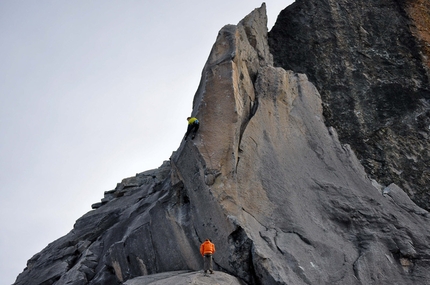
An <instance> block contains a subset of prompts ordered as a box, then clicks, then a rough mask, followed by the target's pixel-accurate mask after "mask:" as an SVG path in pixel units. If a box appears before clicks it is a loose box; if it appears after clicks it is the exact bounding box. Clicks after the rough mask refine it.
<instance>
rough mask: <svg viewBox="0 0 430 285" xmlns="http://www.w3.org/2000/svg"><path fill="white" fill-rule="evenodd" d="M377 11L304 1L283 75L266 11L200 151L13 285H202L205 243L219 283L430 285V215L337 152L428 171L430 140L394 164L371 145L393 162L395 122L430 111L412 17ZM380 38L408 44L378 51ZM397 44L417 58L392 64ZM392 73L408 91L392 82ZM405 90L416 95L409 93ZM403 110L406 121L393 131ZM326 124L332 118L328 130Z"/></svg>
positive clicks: (187, 146)
mask: <svg viewBox="0 0 430 285" xmlns="http://www.w3.org/2000/svg"><path fill="white" fill-rule="evenodd" d="M375 1H376V2H375ZM375 1H373V2H371V3H370V2H369V1H367V2H365V1H362V0H359V1H349V0H341V1H337V2H336V1H329V0H321V1H315V0H297V1H296V2H295V3H294V4H293V5H292V6H291V7H290V8H289V9H288V10H287V11H284V12H282V13H281V15H280V17H279V19H278V22H277V24H276V25H275V27H274V29H273V30H272V32H271V36H270V40H271V43H272V44H271V48H272V51H274V52H275V53H276V54H275V60H276V62H277V64H278V65H281V63H283V64H285V65H287V64H288V65H289V66H291V67H294V71H291V70H285V69H283V68H282V67H274V65H273V59H272V55H271V53H270V49H269V45H268V31H267V18H266V15H265V13H266V10H265V5H264V4H263V5H262V6H261V7H260V8H258V9H256V10H254V11H253V12H252V13H250V14H249V15H248V16H246V17H245V18H244V19H243V20H242V21H241V22H239V24H238V25H227V26H225V27H224V28H223V29H222V30H221V31H220V33H219V35H218V37H217V40H216V42H215V44H214V46H213V48H212V50H211V53H210V55H209V58H208V61H207V63H206V65H205V67H204V68H203V71H202V78H201V82H200V84H199V87H198V89H197V92H196V94H195V97H194V101H193V111H192V115H193V116H196V117H198V118H199V120H200V121H201V126H200V129H199V132H198V134H197V136H196V138H195V139H194V140H189V141H182V142H181V145H180V146H179V148H178V150H177V151H175V152H174V153H173V154H172V156H171V157H170V161H167V162H164V163H163V165H162V166H160V167H159V168H157V169H153V170H149V171H145V172H143V173H139V174H137V175H136V176H135V177H130V178H126V179H124V180H123V181H122V182H121V183H119V184H118V185H117V187H116V188H115V190H114V191H108V192H107V193H105V197H104V198H103V200H102V202H101V203H100V204H97V205H96V206H95V207H93V208H94V210H93V211H91V212H89V213H87V214H86V215H84V216H83V217H82V218H80V219H79V220H78V221H77V222H76V224H75V227H74V229H73V230H72V231H71V232H70V233H69V234H67V235H66V236H64V237H62V238H60V239H59V240H57V241H54V242H53V243H51V244H50V245H48V246H47V247H46V248H45V249H44V250H43V251H42V252H41V253H39V254H37V255H35V256H34V257H33V258H32V259H30V260H29V262H28V266H27V268H26V269H25V270H24V271H23V272H22V273H21V274H20V275H19V276H18V278H17V281H16V282H15V284H16V285H24V284H48V283H52V282H57V283H58V284H60V281H59V280H61V282H62V283H61V284H70V285H83V284H90V285H96V284H118V283H119V282H123V283H124V284H127V285H139V284H148V283H151V282H153V283H154V282H157V284H172V282H173V283H174V284H178V285H182V284H189V283H190V282H194V281H195V280H199V279H198V278H199V276H200V277H201V269H202V257H201V254H200V252H199V246H200V244H201V242H202V241H203V240H205V239H206V238H210V239H211V240H212V241H213V242H214V243H215V245H216V249H217V250H216V253H215V254H214V256H213V258H214V264H215V270H222V271H224V272H227V273H229V274H231V275H234V276H236V277H238V278H239V279H240V280H241V281H239V280H238V279H236V278H230V279H228V280H234V281H232V282H234V283H232V284H240V282H242V283H243V282H246V283H247V284H249V285H257V284H265V285H275V284H295V285H302V284H351V285H363V284H366V285H371V284H408V285H409V284H420V285H421V284H427V283H428V280H429V279H430V261H429V260H430V258H429V257H430V248H429V241H430V230H429V228H430V227H429V224H430V216H429V214H428V212H427V211H426V210H424V209H421V208H420V207H418V206H417V205H415V204H414V202H412V200H410V199H405V196H404V195H406V194H405V193H404V191H403V189H402V188H401V187H399V186H397V185H399V184H390V186H389V187H384V186H382V185H380V184H379V183H378V182H379V181H378V177H382V176H376V178H375V180H371V179H369V177H368V175H367V174H366V172H365V168H364V167H363V166H362V165H361V163H360V161H359V160H358V158H357V157H356V156H355V154H354V151H357V148H356V147H354V144H352V143H351V147H349V146H348V145H345V144H343V143H341V142H340V141H339V138H341V139H343V138H345V137H348V136H350V137H351V138H357V144H356V145H355V146H357V145H359V146H363V147H364V148H363V149H364V151H365V152H366V151H369V147H370V146H371V144H374V145H376V146H378V147H379V146H380V147H381V149H382V150H383V151H382V152H378V151H376V150H375V153H373V152H372V155H375V154H378V155H379V154H381V157H379V156H378V157H376V155H375V156H374V157H371V158H369V159H371V160H372V163H379V161H381V163H382V162H384V161H385V163H386V164H387V165H388V166H389V168H390V167H391V168H392V167H394V166H396V167H397V168H398V170H399V173H400V172H401V171H403V170H404V169H403V168H401V167H398V166H399V165H402V164H401V163H400V162H402V161H403V160H402V159H400V160H399V157H400V156H402V157H403V159H404V158H406V160H405V161H410V163H411V164H413V165H415V161H423V163H424V162H425V161H426V160H425V159H426V158H425V155H424V154H423V153H425V151H426V150H427V149H428V148H426V142H419V143H418V144H417V145H418V146H419V147H422V149H420V150H413V149H411V148H408V147H405V148H404V150H405V152H403V153H400V152H397V153H396V152H394V153H391V154H389V152H388V151H387V150H386V147H387V146H388V144H382V145H380V143H381V141H377V140H376V139H374V137H372V135H374V133H372V132H374V131H375V130H377V132H379V131H381V133H379V136H381V137H385V138H389V140H387V141H386V142H391V143H392V145H393V147H394V148H399V147H400V146H404V145H405V144H407V140H403V138H405V137H407V136H408V135H405V136H403V134H404V133H401V132H400V133H399V132H398V131H399V129H396V124H397V125H402V124H403V125H404V124H406V125H408V124H409V123H410V122H412V121H411V120H409V119H411V118H412V117H411V118H409V117H408V116H406V117H405V116H403V115H404V114H400V113H401V112H404V111H408V110H410V109H411V108H412V109H413V108H416V106H417V105H415V103H414V102H416V100H418V101H419V102H421V103H420V104H423V103H422V102H423V101H426V100H427V99H428V98H427V97H426V96H427V95H426V93H425V92H427V91H426V90H427V89H425V88H427V87H425V86H427V85H425V83H426V82H427V81H425V80H424V78H423V74H421V73H420V71H419V70H418V68H417V69H414V68H413V66H414V64H417V62H416V59H417V57H416V54H414V53H409V52H408V50H407V48H408V47H409V46H410V45H413V42H409V41H413V38H411V37H410V36H408V37H406V38H402V37H400V35H403V34H404V33H406V35H407V31H406V28H405V27H406V22H405V21H404V20H405V19H404V18H402V17H398V15H397V12H396V11H397V10H396V9H397V8H393V7H398V5H397V4H399V5H400V4H401V3H400V2H396V3H394V2H393V1H394V0H375ZM413 1H418V0H413ZM369 3H370V4H369ZM392 4H396V5H392ZM402 5H403V4H402ZM393 9H394V10H393ZM393 11H394V12H395V13H394V12H393ZM355 12H356V13H355ZM285 15H288V19H285ZM381 15H383V17H382V16H381ZM364 16H366V17H364ZM355 18H357V19H355ZM380 18H381V19H382V20H380ZM285 21H286V22H285ZM356 21H358V22H356ZM380 21H382V22H380ZM391 21H394V22H395V25H393V26H390V25H389V24H391ZM373 22H374V23H381V24H383V25H381V26H378V25H377V24H372V23H373ZM281 23H286V24H285V26H284V25H283V24H281ZM351 23H353V25H351ZM381 31H384V32H386V33H387V34H388V35H395V37H394V38H387V37H379V38H375V37H374V34H376V35H380V32H381ZM285 33H286V35H285ZM348 34H351V37H353V38H352V39H351V38H350V37H347V35H348ZM275 35H277V36H276V37H275ZM285 37H286V38H287V39H288V41H285V40H284V39H285ZM298 43H299V44H298ZM397 43H400V46H401V47H402V48H404V49H405V51H404V53H403V54H404V55H406V56H405V57H404V58H403V57H402V56H396V54H395V53H393V51H392V50H391V47H395V46H396V44H397ZM351 44H354V45H353V46H354V49H352V51H351V50H348V47H350V46H351ZM275 45H276V46H275ZM387 47H388V50H387ZM286 54H292V58H291V61H284V59H285V58H283V56H285V55H286ZM317 59H318V60H319V61H317ZM410 60H411V61H412V63H411V61H410ZM373 61H374V62H373ZM315 62H317V63H318V64H315ZM371 66H373V68H370V69H369V67H371ZM400 67H401V68H400ZM403 68H404V70H403V71H401V69H403ZM300 69H301V70H300ZM385 69H388V70H390V71H392V72H400V71H401V73H399V74H403V75H405V76H406V75H407V76H409V77H405V78H400V77H396V78H397V79H399V80H397V81H398V82H397V81H396V80H393V79H394V77H390V76H385V75H384V76H380V77H379V73H380V72H383V71H384V70H385ZM360 70H363V72H361V71H360ZM298 71H305V72H307V73H308V72H309V74H308V75H309V78H311V80H312V81H313V82H315V84H316V86H317V87H315V85H314V84H312V83H311V82H310V81H309V80H308V76H307V75H305V74H301V73H297V72H298ZM409 72H411V74H412V75H411V74H409ZM340 75H345V76H347V77H342V76H340ZM376 76H378V77H379V81H378V82H376V83H375V82H373V81H372V80H371V79H372V78H376ZM372 82H373V83H372ZM394 83H395V84H394ZM396 84H397V85H396ZM385 87H386V88H387V90H384V88H385ZM400 87H402V88H400ZM415 87H416V88H415ZM317 88H318V90H320V92H321V95H320V93H319V92H318V90H317ZM414 88H415V89H414ZM424 89H425V90H424ZM407 90H415V91H414V92H415V93H411V94H412V95H411V94H409V95H410V96H409V95H408V96H402V95H401V94H400V93H401V92H406V91H407ZM350 91H351V92H352V91H356V92H357V94H355V95H354V94H352V93H351V94H350ZM369 92H371V93H369ZM396 92H397V93H396ZM333 94H334V95H333ZM369 94H371V95H372V96H373V95H375V96H374V97H372V98H370V97H369ZM390 94H391V95H393V94H394V95H393V96H391V95H390ZM350 95H351V96H350ZM414 96H418V97H419V98H418V97H417V98H414ZM420 96H421V97H420ZM337 97H339V98H338V99H339V101H337V100H335V99H336V98H337ZM363 98H367V99H365V100H362V99H363ZM369 98H370V99H369ZM399 98H401V100H402V102H400V103H399V104H397V103H396V105H395V106H394V107H393V109H389V108H391V107H390V104H392V101H391V100H390V99H396V100H397V99H399ZM332 99H333V100H332ZM346 107H348V108H352V109H348V108H346ZM376 107H377V108H378V111H377V112H376V111H375V108H376ZM384 108H386V109H387V108H388V109H387V110H385V111H382V114H380V113H378V112H379V111H381V110H379V109H384ZM338 111H339V112H340V113H337V112H338ZM391 111H392V112H394V113H395V118H397V119H399V120H402V119H405V120H406V121H405V122H403V121H402V122H399V123H397V122H396V121H395V120H392V119H390V118H391V117H390V114H389V113H390V112H391ZM415 111H416V114H415V115H414V116H415V117H414V119H413V120H415V118H417V122H419V124H422V125H423V126H425V125H426V124H427V121H426V118H425V116H426V115H425V114H427V111H426V110H425V108H423V109H422V110H415ZM418 111H420V112H418ZM323 112H326V113H329V114H331V116H332V117H325V120H324V117H323ZM342 112H343V113H342ZM357 112H360V113H357ZM384 112H386V113H384ZM419 114H420V115H419ZM333 118H337V119H339V118H342V119H341V120H340V121H335V120H334V119H333ZM379 119H381V120H379ZM372 120H375V124H373V123H372ZM408 120H409V121H408ZM325 122H328V124H329V125H330V127H329V128H328V127H327V126H326V125H325ZM336 122H337V123H336ZM335 123H336V124H335ZM355 124H357V125H360V126H361V127H362V129H360V131H361V132H360V133H359V134H358V135H354V134H353V131H356V130H355V129H354V127H353V126H355ZM410 125H411V126H414V125H413V124H410ZM333 126H334V127H336V128H337V127H339V129H335V128H334V127H333ZM383 129H384V130H386V132H385V131H384V133H382V130H383ZM420 131H421V132H422V135H423V136H425V135H426V134H427V131H425V130H421V129H420ZM338 132H339V138H338V135H337V133H338ZM369 134H370V135H369ZM367 135H369V136H367ZM398 138H401V140H399V141H396V139H398ZM365 139H369V141H370V140H371V139H373V141H372V142H370V143H369V142H366V141H365ZM353 143H355V141H354V142H353ZM394 154H395V155H394ZM384 155H385V158H384ZM358 157H359V158H360V159H361V161H365V160H366V159H367V158H365V159H364V160H363V157H364V156H363V153H361V154H360V155H359V156H358ZM380 158H381V160H378V159H380ZM384 159H385V160H384ZM388 159H389V160H388ZM391 161H394V162H393V163H392V164H390V163H391ZM399 161H400V162H399ZM417 169H418V168H417ZM366 170H369V168H368V167H367V168H366ZM375 170H378V171H380V169H376V168H375ZM375 173H376V172H375ZM423 173H424V172H423ZM414 177H417V176H414ZM423 181H426V180H425V179H424V180H423ZM384 183H385V182H384ZM384 183H383V184H384ZM408 185H409V186H410V187H411V189H412V186H411V185H412V184H408ZM408 190H410V189H408ZM77 248H78V249H79V248H80V249H79V250H78V252H79V253H77V252H76V250H77ZM199 271H200V273H199ZM160 274H161V275H160ZM139 275H147V276H141V277H136V276H139ZM221 276H222V277H221ZM227 276H228V275H227V274H224V273H222V272H216V274H214V276H211V278H213V279H215V281H216V282H218V280H220V279H217V278H221V279H222V278H224V277H227ZM230 277H231V276H230ZM193 278H194V279H193ZM202 278H203V277H202ZM184 280H187V281H184ZM226 280H227V279H226ZM63 281H64V282H63ZM168 282H170V283H168ZM196 282H197V281H196ZM219 283H221V282H219Z"/></svg>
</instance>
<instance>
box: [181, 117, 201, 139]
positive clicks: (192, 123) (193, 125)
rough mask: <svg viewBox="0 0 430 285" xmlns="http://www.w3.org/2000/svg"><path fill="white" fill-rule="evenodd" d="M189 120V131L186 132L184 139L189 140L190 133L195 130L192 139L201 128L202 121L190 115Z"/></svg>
mask: <svg viewBox="0 0 430 285" xmlns="http://www.w3.org/2000/svg"><path fill="white" fill-rule="evenodd" d="M187 121H188V128H187V132H186V133H185V137H184V140H187V138H188V135H189V134H190V133H191V131H192V132H193V135H192V137H191V139H194V137H195V136H196V133H197V131H198V129H199V126H200V122H199V120H197V118H194V117H188V118H187Z"/></svg>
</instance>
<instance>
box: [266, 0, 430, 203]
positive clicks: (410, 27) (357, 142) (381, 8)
mask: <svg viewBox="0 0 430 285" xmlns="http://www.w3.org/2000/svg"><path fill="white" fill-rule="evenodd" d="M429 27H430V2H429V1H427V0H407V1H406V0H373V1H366V0H356V1H351V0H339V1H331V0H296V1H295V3H294V4H293V5H291V6H289V7H287V8H286V9H285V10H284V11H282V12H281V14H280V15H279V17H278V19H277V22H276V24H275V26H274V27H273V29H272V30H271V31H270V37H269V42H270V48H271V51H272V53H273V55H274V60H275V64H276V65H277V66H281V67H283V68H285V69H287V70H289V69H291V70H294V71H295V72H302V73H306V74H307V75H308V76H309V78H310V80H311V81H312V82H313V83H314V84H315V85H316V87H317V89H318V90H319V92H320V93H321V96H322V99H323V103H324V116H325V120H326V122H327V124H328V125H330V126H334V127H335V128H336V129H337V131H338V132H339V136H340V139H341V141H342V142H343V143H348V144H350V145H351V146H352V149H353V150H354V151H355V152H356V153H357V155H358V157H359V159H360V161H361V162H362V164H363V165H364V166H365V168H366V171H367V173H369V174H370V175H371V176H372V177H373V178H374V179H376V180H378V181H379V182H380V183H382V184H384V185H389V184H391V183H396V184H397V185H399V186H401V187H402V188H403V189H405V191H407V193H408V194H409V195H410V196H411V197H412V200H414V201H415V202H416V203H417V204H418V205H420V206H421V207H424V208H426V209H427V210H430V171H429V163H430V152H429V149H430V140H429V135H430V82H429V77H430V68H429V67H430V29H429Z"/></svg>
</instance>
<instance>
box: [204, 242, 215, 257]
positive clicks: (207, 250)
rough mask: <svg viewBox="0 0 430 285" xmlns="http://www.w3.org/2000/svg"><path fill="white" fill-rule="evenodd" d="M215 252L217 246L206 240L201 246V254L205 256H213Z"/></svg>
mask: <svg viewBox="0 0 430 285" xmlns="http://www.w3.org/2000/svg"><path fill="white" fill-rule="evenodd" d="M214 252H215V245H214V244H213V243H211V242H210V241H209V240H206V241H205V242H204V243H202V245H201V246H200V253H201V255H203V256H204V255H205V254H213V253H214Z"/></svg>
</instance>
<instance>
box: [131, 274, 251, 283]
mask: <svg viewBox="0 0 430 285" xmlns="http://www.w3.org/2000/svg"><path fill="white" fill-rule="evenodd" d="M188 284H199V285H214V284H225V285H241V284H243V283H242V282H240V280H238V279H237V278H236V277H234V276H231V275H228V274H226V273H223V272H217V273H215V274H204V273H203V272H188V271H173V272H167V273H159V274H153V275H148V276H143V277H136V278H133V279H131V280H129V281H127V282H125V283H124V285H188Z"/></svg>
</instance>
